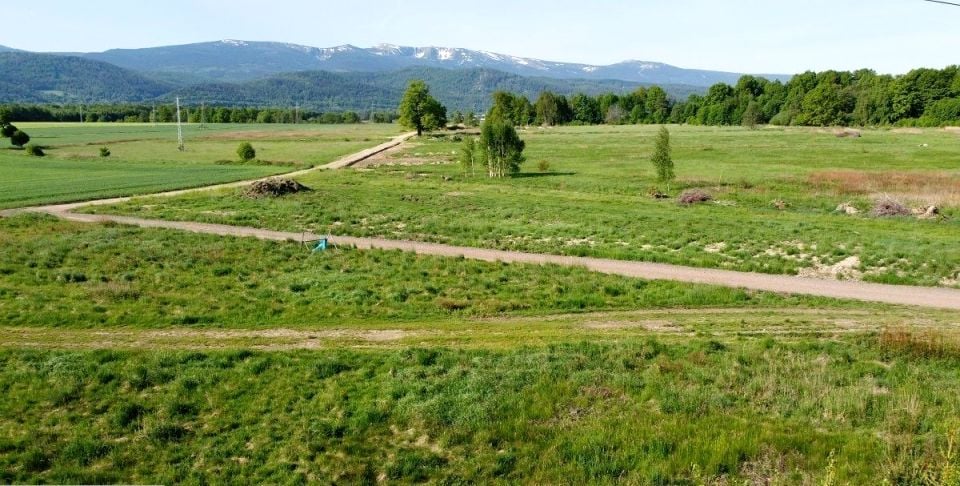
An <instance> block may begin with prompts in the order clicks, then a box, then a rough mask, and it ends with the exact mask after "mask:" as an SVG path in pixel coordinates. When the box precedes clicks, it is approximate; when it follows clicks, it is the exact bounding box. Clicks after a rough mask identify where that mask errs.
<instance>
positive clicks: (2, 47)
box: [0, 46, 18, 52]
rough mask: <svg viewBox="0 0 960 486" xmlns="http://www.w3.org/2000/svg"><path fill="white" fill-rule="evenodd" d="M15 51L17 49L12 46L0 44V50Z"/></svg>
mask: <svg viewBox="0 0 960 486" xmlns="http://www.w3.org/2000/svg"><path fill="white" fill-rule="evenodd" d="M17 51H18V49H14V48H12V47H7V46H0V52H17Z"/></svg>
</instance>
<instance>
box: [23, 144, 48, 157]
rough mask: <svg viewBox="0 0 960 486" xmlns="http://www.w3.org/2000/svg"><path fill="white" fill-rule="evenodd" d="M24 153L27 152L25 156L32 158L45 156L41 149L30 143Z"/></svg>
mask: <svg viewBox="0 0 960 486" xmlns="http://www.w3.org/2000/svg"><path fill="white" fill-rule="evenodd" d="M26 151H27V155H32V156H34V157H43V156H44V155H46V154H45V153H43V147H41V146H39V145H34V144H32V143H31V144H30V145H27V148H26Z"/></svg>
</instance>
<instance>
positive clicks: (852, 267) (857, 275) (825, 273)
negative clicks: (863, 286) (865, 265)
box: [797, 256, 863, 280]
mask: <svg viewBox="0 0 960 486" xmlns="http://www.w3.org/2000/svg"><path fill="white" fill-rule="evenodd" d="M797 275H798V276H800V277H807V278H819V279H826V280H860V279H862V278H863V272H861V271H860V257H858V256H851V257H847V258H845V259H843V260H841V261H839V262H837V263H835V264H833V265H825V264H823V263H820V259H819V258H818V257H813V266H812V267H810V268H802V269H800V271H799V272H797Z"/></svg>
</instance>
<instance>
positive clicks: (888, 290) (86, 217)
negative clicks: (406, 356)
mask: <svg viewBox="0 0 960 486" xmlns="http://www.w3.org/2000/svg"><path fill="white" fill-rule="evenodd" d="M53 214H55V215H56V216H59V217H61V218H63V219H67V220H70V221H78V222H83V223H102V222H108V221H112V222H115V223H120V224H127V225H134V226H140V227H143V228H168V229H177V230H183V231H191V232H195V233H207V234H215V235H223V236H240V237H253V238H260V239H264V240H278V241H301V239H304V238H305V239H307V240H315V239H318V238H320V236H319V235H315V234H312V233H289V232H283V231H271V230H265V229H259V228H250V227H243V226H229V225H222V224H210V223H193V222H183V221H164V220H154V219H142V218H134V217H129V216H111V215H97V214H75V213H69V212H60V213H53ZM329 241H330V243H332V244H334V245H339V246H352V247H356V248H360V249H371V248H378V249H384V250H402V251H409V252H414V253H418V254H422V255H439V256H448V257H458V256H462V257H465V258H470V259H474V260H484V261H490V262H494V261H500V262H508V263H514V262H515V263H533V264H554V265H563V266H579V267H584V268H586V269H589V270H593V271H596V272H601V273H608V274H613V275H623V276H627V277H639V278H645V279H651V280H674V281H678V282H692V283H702V284H711V285H721V286H725V287H736V288H744V289H752V290H765V291H770V292H782V293H790V294H803V295H817V296H822V297H834V298H841V299H854V300H861V301H869V302H885V303H889V304H906V305H917V306H923V307H933V308H943V309H957V310H960V290H957V289H947V288H936V287H911V286H905V285H882V284H873V283H865V282H854V281H840V280H820V279H814V278H801V277H792V276H787V275H768V274H762V273H748V272H734V271H730V270H717V269H710V268H696V267H684V266H680V265H666V264H662V263H646V262H634V261H625V260H609V259H604V258H589V257H574V256H561V255H544V254H539V253H523V252H517V251H503V250H489V249H484V248H473V247H465V246H453V245H444V244H439V243H422V242H417V241H403V240H386V239H379V238H355V237H350V236H332V237H329Z"/></svg>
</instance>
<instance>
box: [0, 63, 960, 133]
mask: <svg viewBox="0 0 960 486" xmlns="http://www.w3.org/2000/svg"><path fill="white" fill-rule="evenodd" d="M417 76H419V77H420V78H425V80H426V81H427V84H428V85H430V87H431V92H432V93H434V94H435V96H436V97H437V98H438V99H439V100H440V101H441V102H442V103H444V104H445V105H447V106H448V107H450V109H451V110H458V111H474V110H476V111H480V110H482V109H485V108H486V107H489V106H491V105H492V106H493V108H491V109H493V110H500V111H505V112H507V113H509V114H510V115H509V118H510V119H511V120H512V121H513V122H514V123H516V124H519V125H528V124H534V123H535V124H544V125H558V124H571V123H572V124H600V123H609V124H621V123H686V124H694V125H745V126H753V125H760V124H768V123H769V124H773V125H801V126H829V125H856V126H890V125H896V126H923V127H933V126H943V125H956V124H960V67H958V66H950V67H947V68H945V69H942V70H937V69H916V70H913V71H910V72H909V73H907V74H904V75H899V76H892V75H881V74H877V73H875V72H873V71H870V70H859V71H854V72H849V71H824V72H821V73H815V72H806V73H803V74H799V75H797V76H794V77H793V78H792V79H791V80H790V81H788V82H786V83H784V82H781V81H769V80H767V79H764V78H760V77H756V76H743V77H741V78H740V80H739V81H738V82H737V84H736V85H735V86H731V85H728V84H725V83H719V84H716V85H714V86H712V87H710V88H709V89H708V90H707V92H706V93H704V94H699V93H693V94H690V95H689V96H687V97H686V98H685V99H678V97H676V94H675V92H670V91H669V90H668V89H664V88H661V87H658V86H649V87H648V86H641V87H636V86H634V87H631V90H630V91H627V92H624V91H615V90H613V89H609V90H608V92H606V93H603V94H596V93H589V92H583V91H582V90H581V92H579V93H577V94H572V95H571V94H565V93H563V92H560V91H559V90H555V89H553V88H556V87H557V85H555V84H552V83H553V82H554V81H556V82H562V83H566V84H563V85H561V86H562V87H566V88H569V87H577V84H576V81H569V80H565V81H558V80H548V81H549V82H548V81H544V80H539V81H538V80H533V81H531V79H532V78H522V77H519V76H515V75H509V74H505V73H500V72H497V71H490V70H465V71H446V70H438V69H411V70H407V71H405V72H404V74H403V75H402V76H400V75H398V74H397V73H349V74H331V73H322V72H319V73H318V72H310V73H293V74H289V75H282V76H278V77H275V78H270V79H267V80H260V81H253V82H250V83H244V84H241V85H234V84H219V85H210V84H208V85H202V86H195V87H190V88H183V89H182V90H180V91H179V92H178V93H179V94H180V95H182V98H181V99H182V100H184V104H185V108H184V110H185V113H186V114H185V115H184V120H185V121H189V122H200V121H205V122H210V123H291V122H293V121H294V120H295V119H297V120H298V121H306V122H319V123H343V122H346V123H350V122H356V121H361V120H371V121H380V122H383V121H392V120H393V119H394V118H395V116H396V115H394V114H393V111H394V110H395V109H396V106H397V104H398V103H399V100H400V96H401V93H402V89H403V86H404V85H405V83H406V82H408V80H409V78H414V77H417ZM435 85H438V86H439V87H440V88H441V89H435ZM581 87H582V86H581ZM591 87H593V88H596V87H597V85H596V84H593V85H591ZM607 87H608V88H612V86H607ZM494 88H496V89H494ZM534 88H536V90H534ZM491 90H493V92H494V94H493V96H492V97H491V96H490V95H489V93H490V92H491ZM196 100H212V103H209V102H208V103H209V104H207V108H206V110H205V111H203V112H201V109H200V107H199V106H197V105H199V103H198V102H196ZM232 100H244V102H242V103H241V102H235V101H232ZM297 100H306V101H304V102H303V103H300V102H299V101H297ZM311 100H312V101H311ZM358 100H360V101H358ZM531 100H533V101H531ZM295 103H300V106H301V111H300V112H299V115H297V114H296V112H295V110H294V108H293V106H294V105H295ZM211 105H212V106H211ZM348 105H366V106H367V108H362V109H353V110H350V109H342V108H338V107H340V106H348ZM257 106H260V107H259V108H258V107H257ZM278 106H282V107H283V108H277V107H278ZM317 106H323V107H326V108H322V109H318V108H316V107H317ZM263 107H266V108H263ZM5 109H6V110H7V111H10V112H11V119H13V120H16V121H78V120H79V119H80V113H79V105H78V104H61V105H7V106H6V107H5ZM84 119H85V120H86V121H125V122H170V121H173V120H174V108H173V105H172V103H170V102H169V101H167V100H163V101H158V102H156V103H150V104H132V105H117V104H102V105H93V106H88V107H85V108H84ZM454 119H457V118H456V117H454Z"/></svg>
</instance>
